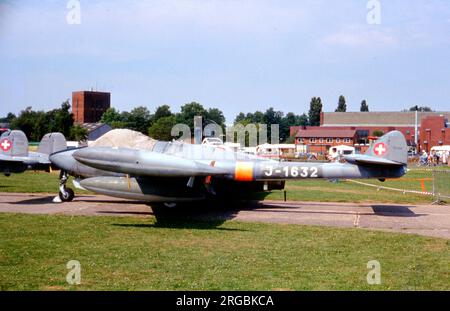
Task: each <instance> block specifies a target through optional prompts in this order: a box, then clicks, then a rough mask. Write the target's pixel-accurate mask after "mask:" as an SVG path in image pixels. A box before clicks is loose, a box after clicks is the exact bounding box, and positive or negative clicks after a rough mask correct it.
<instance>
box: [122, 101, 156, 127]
mask: <svg viewBox="0 0 450 311" xmlns="http://www.w3.org/2000/svg"><path fill="white" fill-rule="evenodd" d="M124 115H125V116H126V117H125V120H122V121H125V122H126V126H127V128H129V129H131V130H134V131H138V132H141V133H143V134H145V133H147V131H148V128H149V127H150V125H151V119H152V117H151V115H150V111H149V110H148V109H147V108H146V107H143V106H139V107H136V108H133V110H131V111H130V112H129V113H128V114H124Z"/></svg>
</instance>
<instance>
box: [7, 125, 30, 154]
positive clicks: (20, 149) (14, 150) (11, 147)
mask: <svg viewBox="0 0 450 311" xmlns="http://www.w3.org/2000/svg"><path fill="white" fill-rule="evenodd" d="M0 152H1V154H3V155H6V156H16V157H26V156H28V139H27V136H26V135H25V133H24V132H22V131H19V130H13V131H10V132H5V133H3V134H2V135H1V136H0Z"/></svg>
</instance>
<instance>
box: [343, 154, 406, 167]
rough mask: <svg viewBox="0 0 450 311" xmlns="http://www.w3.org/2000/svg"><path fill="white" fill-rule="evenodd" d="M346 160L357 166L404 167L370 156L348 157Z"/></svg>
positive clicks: (394, 162) (397, 163) (400, 164)
mask: <svg viewBox="0 0 450 311" xmlns="http://www.w3.org/2000/svg"><path fill="white" fill-rule="evenodd" d="M344 159H345V160H346V161H347V162H349V163H355V164H369V165H371V164H372V165H390V166H403V165H404V164H403V163H400V162H396V161H392V160H389V159H383V158H377V157H373V156H368V155H361V154H356V155H347V156H345V157H344Z"/></svg>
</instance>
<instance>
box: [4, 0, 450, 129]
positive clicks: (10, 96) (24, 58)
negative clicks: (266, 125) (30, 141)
mask: <svg viewBox="0 0 450 311" xmlns="http://www.w3.org/2000/svg"><path fill="white" fill-rule="evenodd" d="M78 7H79V10H78V9H77V8H78ZM378 8H379V10H378ZM78 12H79V14H78ZM378 12H379V14H378ZM374 14H375V15H374ZM91 88H93V89H94V90H98V91H108V92H111V105H112V106H113V107H115V108H117V109H118V110H120V111H123V110H131V109H132V108H134V107H136V106H141V105H142V106H146V107H148V108H149V109H150V111H151V112H154V111H155V108H156V107H157V106H159V105H163V104H168V105H170V106H171V108H172V111H174V112H176V111H178V110H179V108H180V106H181V105H183V104H185V103H189V102H191V101H197V102H200V103H201V104H202V105H203V106H205V107H207V108H210V107H216V108H219V109H221V110H222V111H223V112H224V114H225V117H226V119H227V122H228V123H230V122H232V121H233V119H234V117H235V116H236V114H238V113H239V112H241V111H242V112H254V111H256V110H262V111H264V110H266V109H267V108H269V107H274V108H275V109H276V110H281V111H284V112H285V113H287V112H294V113H296V114H301V113H303V112H307V111H308V109H309V102H310V99H311V97H313V96H320V97H321V98H322V101H323V104H324V111H334V109H335V108H336V107H337V102H338V98H339V95H341V94H342V95H344V96H345V97H346V99H347V110H348V111H359V106H360V103H361V101H362V100H363V99H366V100H367V103H368V104H369V107H370V110H371V111H400V110H402V109H405V108H408V107H411V106H414V105H420V106H431V107H432V108H433V109H435V110H439V111H448V110H450V1H448V0H414V1H411V0H370V1H369V0H342V1H330V0H303V1H302V0H295V1H266V0H254V1H253V0H248V1H245V0H226V1H225V0H223V1H216V0H204V1H201V0H198V1H192V0H176V1H172V0H167V1H156V0H155V1H133V0H123V1H111V0H108V1H106V0H105V1H103V0H89V1H84V0H81V1H78V0H70V1H66V0H65V1H47V0H41V1H20V0H19V1H4V0H0V116H5V115H6V114H7V113H8V112H13V113H16V114H17V113H19V112H20V110H23V109H25V108H26V107H27V106H32V107H33V109H36V110H49V109H54V108H57V107H59V106H60V105H61V103H62V102H63V101H65V100H66V99H70V98H71V94H72V91H77V90H90V89H91Z"/></svg>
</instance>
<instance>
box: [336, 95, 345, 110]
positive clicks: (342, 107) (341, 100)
mask: <svg viewBox="0 0 450 311" xmlns="http://www.w3.org/2000/svg"><path fill="white" fill-rule="evenodd" d="M335 111H336V112H346V111H347V104H346V103H345V97H344V95H341V96H339V102H338V106H337V108H336V110H335Z"/></svg>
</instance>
